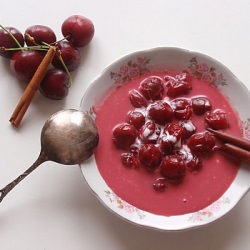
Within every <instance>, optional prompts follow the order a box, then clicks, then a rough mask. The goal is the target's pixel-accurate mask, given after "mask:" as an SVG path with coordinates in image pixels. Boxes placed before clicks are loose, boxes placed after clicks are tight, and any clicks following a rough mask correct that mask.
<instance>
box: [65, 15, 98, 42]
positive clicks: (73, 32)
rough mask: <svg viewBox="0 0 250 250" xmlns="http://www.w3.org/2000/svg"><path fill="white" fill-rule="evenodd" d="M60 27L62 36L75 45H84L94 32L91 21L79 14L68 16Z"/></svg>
mask: <svg viewBox="0 0 250 250" xmlns="http://www.w3.org/2000/svg"><path fill="white" fill-rule="evenodd" d="M61 29H62V34H63V36H64V37H66V39H67V40H68V41H69V42H71V43H72V44H73V45H74V46H76V47H83V46H86V45H87V44H88V43H89V42H90V41H91V40H92V38H93V36H94V33H95V28H94V25H93V23H92V21H91V20H90V19H88V18H86V17H84V16H80V15H73V16H70V17H68V18H67V19H66V20H65V21H64V22H63V24H62V28H61Z"/></svg>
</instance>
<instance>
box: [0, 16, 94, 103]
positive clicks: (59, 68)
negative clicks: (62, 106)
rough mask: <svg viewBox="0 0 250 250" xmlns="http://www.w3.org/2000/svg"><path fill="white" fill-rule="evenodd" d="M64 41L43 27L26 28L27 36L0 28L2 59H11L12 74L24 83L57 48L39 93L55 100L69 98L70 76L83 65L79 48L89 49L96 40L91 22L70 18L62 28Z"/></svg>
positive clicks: (6, 28)
mask: <svg viewBox="0 0 250 250" xmlns="http://www.w3.org/2000/svg"><path fill="white" fill-rule="evenodd" d="M61 31H62V35H63V39H61V40H57V38H56V35H55V32H54V31H53V30H52V29H51V28H50V27H47V26H44V25H33V26H30V27H29V28H27V29H26V30H25V32H24V35H23V34H22V33H21V32H20V31H19V30H18V29H16V28H14V27H3V26H1V25H0V55H1V56H3V57H5V58H9V59H10V68H11V70H12V72H13V73H14V74H15V75H16V76H17V78H18V79H20V80H21V81H23V82H27V83H28V82H29V81H30V80H31V78H32V77H33V75H34V73H35V71H36V70H37V68H38V66H39V65H40V63H41V61H42V60H43V57H44V56H45V54H46V52H47V51H48V49H49V47H50V46H52V45H53V46H56V55H55V56H54V58H53V60H52V63H51V67H50V68H49V69H48V71H47V74H46V76H45V77H44V79H43V81H42V83H41V85H40V87H39V90H40V92H41V93H42V94H43V95H44V96H46V97H48V98H50V99H54V100H60V99H63V98H65V97H66V96H67V95H68V90H69V87H70V86H71V81H72V79H71V75H70V72H71V71H73V70H75V69H77V67H78V66H79V64H80V52H79V48H80V47H84V46H86V45H87V44H88V43H89V42H90V41H91V40H92V38H93V36H94V31H95V30H94V25H93V23H92V21H91V20H89V19H88V18H86V17H83V16H80V15H73V16H70V17H68V18H67V19H66V20H65V21H64V22H63V23H62V26H61Z"/></svg>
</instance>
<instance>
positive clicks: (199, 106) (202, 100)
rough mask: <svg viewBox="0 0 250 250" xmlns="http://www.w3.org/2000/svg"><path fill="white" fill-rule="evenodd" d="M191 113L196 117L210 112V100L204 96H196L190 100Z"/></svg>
mask: <svg viewBox="0 0 250 250" xmlns="http://www.w3.org/2000/svg"><path fill="white" fill-rule="evenodd" d="M191 102H192V108H193V112H194V113H195V114H196V115H203V114H205V113H206V112H207V111H210V110H211V108H212V104H211V102H210V100H209V99H208V98H207V97H205V96H197V97H193V98H192V99H191Z"/></svg>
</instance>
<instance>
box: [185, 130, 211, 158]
mask: <svg viewBox="0 0 250 250" xmlns="http://www.w3.org/2000/svg"><path fill="white" fill-rule="evenodd" d="M187 145H188V147H189V148H190V150H191V152H192V153H194V154H195V155H201V156H209V155H210V154H211V153H212V152H213V149H214V147H215V137H214V136H213V135H212V134H211V133H209V132H207V131H204V132H200V133H195V134H193V135H192V136H191V137H190V138H189V140H188V144H187Z"/></svg>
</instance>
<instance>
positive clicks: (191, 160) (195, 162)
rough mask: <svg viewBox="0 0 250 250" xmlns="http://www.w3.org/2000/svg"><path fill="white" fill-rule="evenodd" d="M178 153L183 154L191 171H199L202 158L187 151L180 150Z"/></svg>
mask: <svg viewBox="0 0 250 250" xmlns="http://www.w3.org/2000/svg"><path fill="white" fill-rule="evenodd" d="M176 153H177V155H179V156H181V157H182V159H183V161H184V163H185V165H186V166H187V168H188V169H189V170H190V171H194V172H195V171H198V170H200V168H201V167H202V161H201V158H200V157H198V156H197V155H194V154H192V153H190V152H187V151H181V150H180V151H178V152H176Z"/></svg>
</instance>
